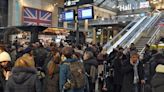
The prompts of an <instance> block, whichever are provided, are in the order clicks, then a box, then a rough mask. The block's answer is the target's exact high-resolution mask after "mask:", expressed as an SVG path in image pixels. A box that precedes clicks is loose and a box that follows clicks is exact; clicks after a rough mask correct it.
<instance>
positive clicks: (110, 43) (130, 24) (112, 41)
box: [104, 18, 140, 48]
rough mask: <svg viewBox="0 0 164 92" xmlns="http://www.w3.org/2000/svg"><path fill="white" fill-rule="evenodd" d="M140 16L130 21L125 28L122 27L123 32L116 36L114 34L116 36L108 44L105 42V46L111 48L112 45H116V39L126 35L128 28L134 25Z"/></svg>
mask: <svg viewBox="0 0 164 92" xmlns="http://www.w3.org/2000/svg"><path fill="white" fill-rule="evenodd" d="M139 19H140V18H135V19H134V20H133V21H132V22H131V23H129V24H128V25H127V26H126V27H125V28H124V29H122V31H121V32H119V33H118V34H117V35H116V36H114V38H113V39H112V40H110V41H108V42H107V44H105V46H104V48H109V47H110V46H111V45H114V43H115V42H116V41H118V40H119V39H120V36H122V35H124V34H125V33H126V32H127V29H128V28H129V27H130V26H133V24H134V23H135V21H136V20H139Z"/></svg>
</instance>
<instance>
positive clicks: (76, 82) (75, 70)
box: [66, 61, 86, 88]
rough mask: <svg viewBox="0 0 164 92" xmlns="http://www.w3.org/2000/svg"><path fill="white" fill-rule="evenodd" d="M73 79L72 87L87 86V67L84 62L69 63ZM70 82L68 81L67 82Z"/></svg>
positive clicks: (71, 80)
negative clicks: (85, 67)
mask: <svg viewBox="0 0 164 92" xmlns="http://www.w3.org/2000/svg"><path fill="white" fill-rule="evenodd" d="M67 65H69V69H70V74H71V79H70V81H69V82H71V83H70V84H71V85H72V87H71V88H82V87H84V86H85V82H86V78H85V69H84V65H83V63H82V62H79V61H77V62H71V63H68V64H67ZM66 84H68V83H66Z"/></svg>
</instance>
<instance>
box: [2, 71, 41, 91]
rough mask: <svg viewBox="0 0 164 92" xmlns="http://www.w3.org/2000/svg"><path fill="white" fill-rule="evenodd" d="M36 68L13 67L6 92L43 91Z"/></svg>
mask: <svg viewBox="0 0 164 92" xmlns="http://www.w3.org/2000/svg"><path fill="white" fill-rule="evenodd" d="M36 72H37V71H36V69H34V68H13V70H12V75H11V76H10V78H9V80H8V81H7V83H6V88H5V92H41V83H40V81H39V80H38V77H37V74H36Z"/></svg>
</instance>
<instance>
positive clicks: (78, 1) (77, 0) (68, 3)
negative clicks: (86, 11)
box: [64, 0, 93, 7]
mask: <svg viewBox="0 0 164 92" xmlns="http://www.w3.org/2000/svg"><path fill="white" fill-rule="evenodd" d="M91 3H93V0H64V7H72V6H79V5H84V4H91Z"/></svg>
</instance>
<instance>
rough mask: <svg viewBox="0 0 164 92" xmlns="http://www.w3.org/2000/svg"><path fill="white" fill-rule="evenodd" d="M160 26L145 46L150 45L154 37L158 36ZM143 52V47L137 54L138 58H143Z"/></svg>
mask: <svg viewBox="0 0 164 92" xmlns="http://www.w3.org/2000/svg"><path fill="white" fill-rule="evenodd" d="M160 31H161V30H160V26H158V27H157V29H156V31H155V33H154V34H153V35H152V36H151V38H150V39H149V41H148V42H147V44H149V45H151V44H152V43H153V42H154V40H155V39H156V37H157V36H158V34H159V32H160ZM144 51H145V47H144V48H143V49H142V50H141V52H140V53H139V54H140V56H141V57H140V58H141V59H142V58H143V54H144Z"/></svg>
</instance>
